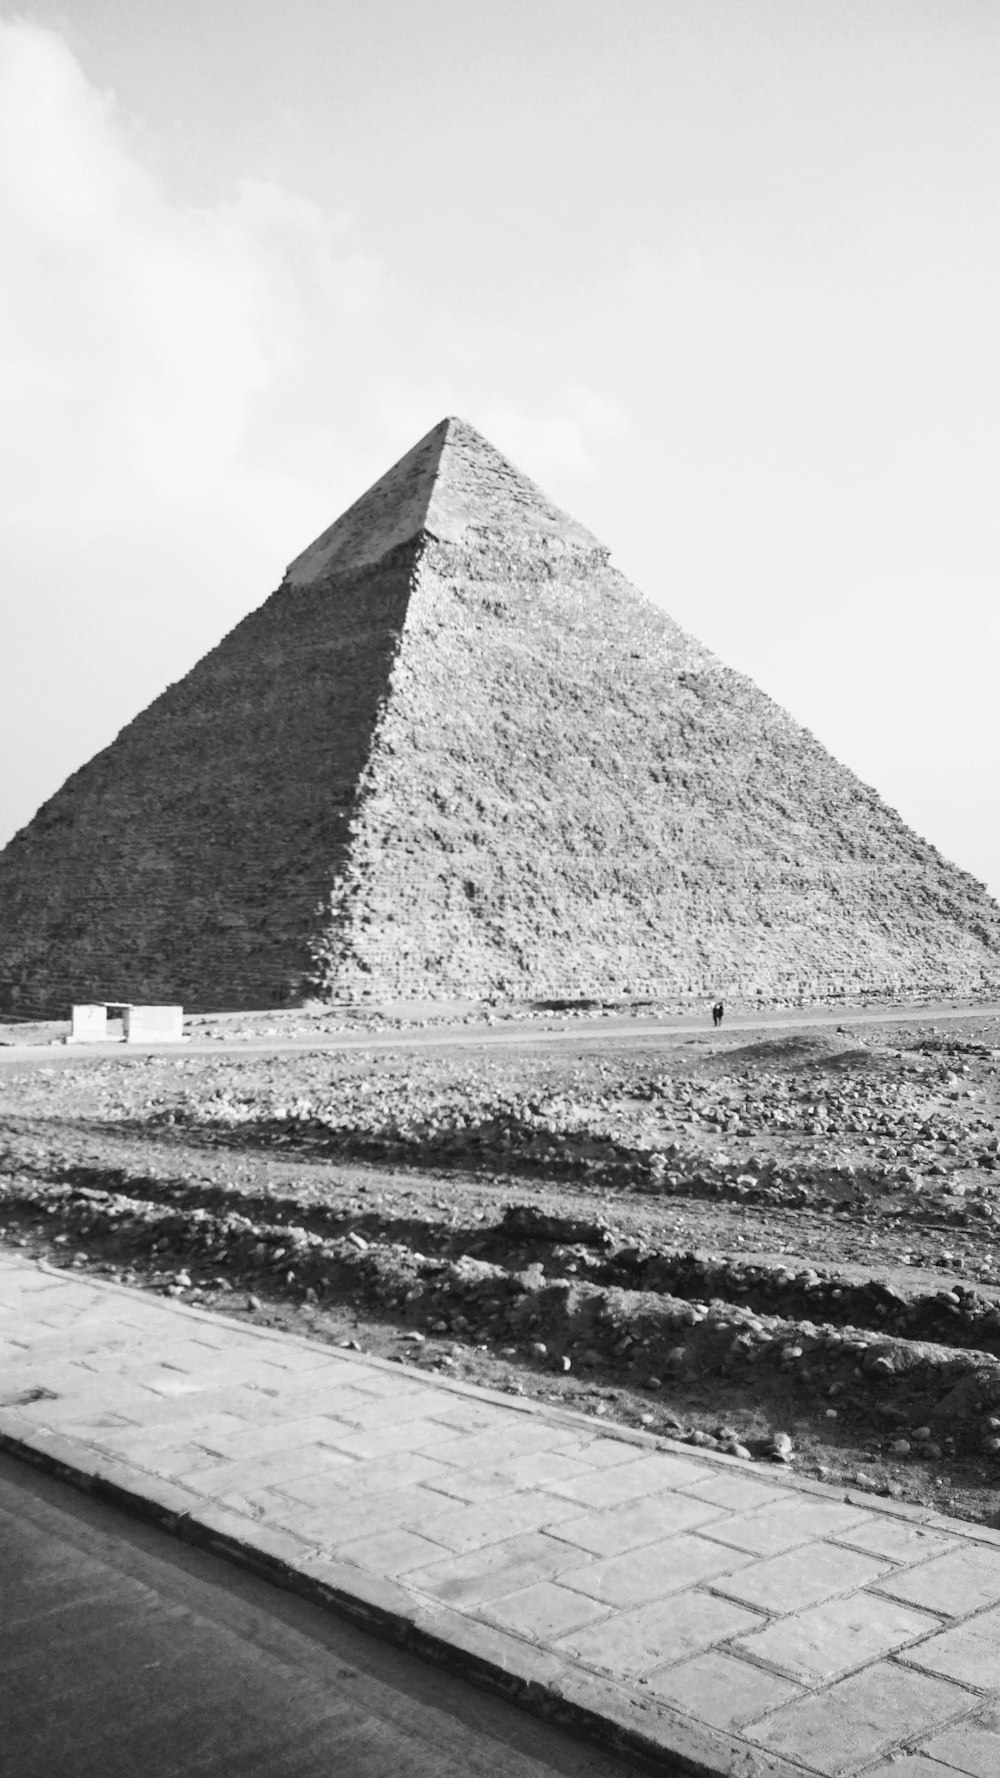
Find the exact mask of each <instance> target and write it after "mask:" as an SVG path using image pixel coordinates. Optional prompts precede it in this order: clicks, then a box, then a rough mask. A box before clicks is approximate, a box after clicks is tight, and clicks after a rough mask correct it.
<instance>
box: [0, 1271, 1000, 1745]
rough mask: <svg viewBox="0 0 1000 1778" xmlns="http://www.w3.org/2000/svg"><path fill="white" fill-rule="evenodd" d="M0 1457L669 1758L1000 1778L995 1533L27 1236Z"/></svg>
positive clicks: (0, 1277) (530, 1700)
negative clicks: (388, 1352)
mask: <svg viewBox="0 0 1000 1778" xmlns="http://www.w3.org/2000/svg"><path fill="white" fill-rule="evenodd" d="M0 1445H3V1446H5V1447H6V1448H8V1449H18V1448H19V1449H20V1450H21V1451H22V1453H25V1454H32V1455H34V1456H35V1458H36V1460H39V1459H41V1460H44V1461H46V1462H48V1463H49V1464H50V1465H52V1466H56V1467H58V1466H60V1465H62V1466H64V1467H65V1468H66V1469H67V1470H69V1471H70V1472H71V1473H73V1474H75V1475H76V1476H77V1477H79V1478H83V1479H87V1478H89V1479H90V1480H91V1481H92V1482H93V1481H94V1480H95V1479H99V1480H100V1484H101V1485H103V1486H105V1487H107V1488H110V1489H116V1490H118V1491H119V1492H120V1493H121V1494H128V1495H131V1497H132V1498H133V1500H145V1501H147V1502H148V1503H149V1505H150V1510H151V1511H154V1512H155V1513H156V1515H157V1516H159V1517H160V1518H161V1519H163V1520H164V1522H166V1523H169V1524H172V1525H174V1526H175V1527H176V1528H179V1529H181V1530H183V1531H184V1532H185V1533H186V1534H188V1535H198V1536H200V1537H201V1539H202V1541H206V1542H212V1543H213V1544H214V1545H215V1547H223V1548H229V1549H231V1550H232V1551H234V1552H241V1551H242V1552H243V1554H244V1558H245V1557H246V1554H247V1552H248V1551H249V1552H251V1553H252V1552H254V1551H256V1552H258V1553H259V1556H260V1560H261V1563H262V1564H264V1565H266V1566H267V1565H269V1566H270V1568H271V1570H272V1572H274V1573H275V1576H276V1578H281V1579H282V1580H283V1581H284V1582H285V1584H297V1583H301V1586H302V1588H303V1589H310V1588H311V1589H312V1590H313V1592H314V1593H315V1592H317V1590H318V1592H319V1593H320V1594H322V1593H323V1592H324V1590H325V1594H326V1596H327V1597H328V1598H329V1599H330V1601H331V1602H332V1603H334V1604H335V1605H337V1606H338V1607H339V1608H341V1609H344V1608H345V1607H346V1608H349V1609H352V1610H353V1612H354V1615H356V1616H360V1618H361V1619H362V1621H368V1622H369V1623H370V1624H371V1625H372V1626H373V1627H376V1628H379V1629H381V1630H382V1631H383V1633H390V1634H394V1635H396V1636H397V1637H398V1638H400V1639H403V1640H409V1641H410V1642H411V1643H412V1644H413V1645H414V1646H418V1647H419V1646H423V1647H424V1648H425V1651H427V1652H432V1653H434V1654H435V1655H436V1657H437V1658H449V1659H452V1661H453V1664H454V1665H455V1666H456V1667H457V1668H458V1670H461V1671H466V1672H468V1673H469V1674H470V1675H472V1676H475V1674H476V1673H478V1674H479V1675H480V1676H482V1675H484V1674H486V1675H492V1676H493V1678H494V1681H496V1680H497V1678H498V1676H504V1677H503V1684H504V1689H505V1690H507V1691H508V1693H509V1694H510V1695H512V1696H518V1697H520V1698H521V1701H522V1702H524V1703H526V1704H527V1705H529V1707H531V1706H533V1707H536V1708H540V1709H547V1710H552V1711H554V1712H555V1714H557V1715H560V1714H561V1715H562V1716H564V1717H565V1718H566V1720H572V1719H573V1718H574V1716H575V1718H576V1719H577V1720H578V1721H580V1722H581V1723H587V1722H589V1723H591V1725H593V1724H594V1723H595V1722H600V1723H602V1724H604V1725H605V1729H606V1738H607V1740H608V1742H609V1743H613V1742H614V1741H615V1740H616V1738H617V1739H618V1742H619V1744H627V1743H628V1741H629V1738H630V1737H631V1738H632V1744H633V1745H640V1744H646V1745H649V1744H650V1743H652V1744H655V1745H656V1746H657V1747H658V1748H660V1749H661V1750H662V1751H663V1753H664V1754H665V1755H670V1756H672V1757H673V1761H674V1762H676V1763H671V1761H670V1759H669V1758H668V1759H666V1760H665V1770H681V1771H683V1770H687V1771H691V1772H699V1771H701V1772H706V1773H715V1772H718V1773H733V1774H737V1773H738V1774H740V1778H756V1775H757V1774H764V1773H768V1774H776V1775H777V1774H781V1775H783V1778H790V1775H791V1774H793V1773H800V1774H801V1773H803V1772H805V1773H812V1774H817V1773H821V1774H824V1775H830V1778H833V1775H837V1778H840V1775H844V1778H846V1775H848V1774H855V1773H861V1772H864V1773H866V1774H867V1773H871V1774H872V1775H873V1778H874V1775H876V1774H877V1778H948V1775H949V1774H954V1773H962V1774H966V1775H969V1774H972V1775H974V1778H997V1775H998V1774H1000V1533H996V1532H991V1531H987V1530H983V1529H978V1528H973V1527H970V1526H967V1525H965V1524H962V1523H960V1522H958V1521H955V1520H948V1519H945V1518H942V1517H941V1516H940V1515H937V1514H934V1513H931V1512H924V1511H921V1510H918V1509H914V1508H907V1507H903V1506H900V1505H899V1504H897V1503H895V1502H890V1503H888V1504H887V1505H885V1506H883V1503H882V1502H875V1501H873V1500H872V1499H871V1498H870V1497H868V1496H865V1495H859V1496H854V1495H847V1496H846V1497H845V1496H844V1495H843V1494H841V1493H838V1492H836V1491H835V1490H833V1489H830V1488H824V1487H821V1486H819V1485H817V1484H810V1483H807V1482H802V1481H797V1480H795V1478H794V1477H792V1476H790V1475H789V1474H788V1473H787V1472H784V1471H778V1470H765V1469H761V1468H756V1467H753V1468H751V1467H750V1466H749V1465H747V1464H741V1463H738V1462H737V1461H735V1460H733V1459H727V1458H724V1457H719V1456H716V1455H714V1454H708V1453H702V1452H698V1451H695V1450H692V1449H691V1448H690V1447H687V1446H679V1445H676V1446H672V1445H670V1444H669V1443H668V1442H667V1441H665V1440H662V1439H653V1438H651V1437H648V1436H646V1435H643V1434H638V1433H630V1432H626V1431H623V1430H619V1429H615V1428H613V1427H609V1426H606V1425H605V1424H604V1423H603V1422H602V1421H599V1420H592V1419H587V1418H584V1417H583V1416H581V1415H577V1414H570V1413H566V1412H562V1411H558V1410H549V1409H539V1408H537V1407H535V1406H534V1405H533V1404H530V1403H525V1402H522V1401H520V1400H518V1399H517V1398H508V1397H506V1396H499V1395H493V1394H491V1393H489V1392H487V1391H484V1390H477V1389H471V1388H468V1387H465V1386H463V1385H460V1384H455V1383H447V1382H442V1381H441V1380H439V1379H438V1378H433V1379H432V1378H428V1377H427V1376H425V1375H423V1374H421V1373H418V1372H416V1371H413V1370H407V1369H404V1368H402V1367H400V1366H397V1365H395V1364H390V1363H384V1362H381V1361H379V1360H375V1359H369V1358H366V1357H363V1356H361V1355H359V1354H357V1353H353V1352H350V1351H346V1350H342V1349H334V1348H330V1347H328V1346H324V1345H320V1344H318V1343H317V1344H314V1343H311V1342H308V1341H304V1340H298V1339H292V1338H289V1337H287V1336H284V1335H279V1334H274V1333H271V1332H268V1331H267V1330H264V1329H255V1328H253V1327H249V1326H247V1325H246V1324H244V1323H239V1324H237V1323H234V1322H230V1321H227V1320H226V1319H225V1318H224V1317H222V1316H218V1315H213V1314H208V1313H206V1312H205V1311H203V1310H199V1309H193V1308H188V1307H185V1306H183V1305H180V1304H178V1303H176V1302H173V1301H167V1300H165V1299H161V1298H155V1297H151V1296H147V1295H142V1294H139V1293H137V1292H131V1291H126V1290H123V1289H121V1288H119V1287H117V1286H114V1285H106V1284H101V1283H95V1282H93V1281H92V1280H90V1279H88V1278H85V1277H83V1276H81V1275H80V1274H77V1273H73V1272H71V1271H67V1272H54V1271H48V1270H44V1269H42V1268H39V1267H38V1266H36V1265H34V1264H33V1263H29V1262H26V1261H23V1260H20V1259H17V1258H15V1257H14V1256H13V1255H11V1254H9V1253H2V1254H0ZM445 1651H448V1652H447V1654H446V1653H445Z"/></svg>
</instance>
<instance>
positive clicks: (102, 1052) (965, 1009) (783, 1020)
mask: <svg viewBox="0 0 1000 1778" xmlns="http://www.w3.org/2000/svg"><path fill="white" fill-rule="evenodd" d="M225 1016H228V1017H231V1018H232V1020H233V1022H234V1023H237V1022H238V1020H239V1018H240V1017H241V1016H243V1015H240V1014H238V1013H233V1014H230V1015H225ZM970 1018H976V1019H986V1018H1000V1004H997V1003H994V1002H990V1003H989V1004H983V1003H982V1002H976V1003H963V1004H956V1003H955V1002H954V1001H949V1002H942V1003H935V1004H933V1005H926V1004H925V1005H914V1006H901V1007H900V1006H897V1007H884V1006H883V1007H870V1008H858V1007H854V1008H843V1007H815V1006H814V1007H806V1008H803V1009H801V1010H798V1009H797V1010H795V1011H794V1012H788V1011H780V1012H770V1013H758V1014H754V1013H736V1014H733V1015H730V1014H727V1015H726V1020H725V1024H724V1025H723V1027H722V1031H721V1033H720V1034H719V1035H720V1036H723V1037H725V1036H726V1035H727V1034H728V1033H729V1032H733V1031H738V1032H740V1033H741V1034H745V1035H747V1036H752V1035H753V1034H754V1033H761V1034H769V1033H771V1032H782V1031H785V1032H787V1031H795V1030H803V1029H809V1030H816V1029H822V1028H823V1027H824V1026H831V1025H832V1026H834V1027H836V1026H844V1027H845V1028H853V1027H854V1026H856V1025H862V1026H864V1025H913V1024H920V1025H924V1024H938V1023H940V1022H942V1021H945V1020H950V1019H970ZM220 1024H221V1019H220ZM7 1029H8V1030H10V1029H11V1027H7ZM712 1031H713V1026H712V1023H711V1020H710V1019H703V1018H699V1017H697V1016H692V1015H691V1014H687V1015H686V1016H680V1017H676V1018H664V1019H642V1018H610V1017H609V1018H604V1019H569V1020H567V1022H566V1023H565V1024H553V1023H551V1022H550V1021H549V1020H545V1021H544V1022H542V1021H537V1022H535V1021H533V1020H529V1019H525V1020H523V1021H522V1020H516V1021H510V1022H501V1023H500V1024H498V1025H495V1026H494V1025H458V1026H443V1027H442V1026H436V1027H434V1026H432V1027H430V1028H429V1029H427V1030H420V1029H414V1028H413V1027H412V1026H408V1027H404V1028H403V1029H401V1030H385V1031H344V1032H336V1033H333V1034H327V1033H312V1034H306V1035H301V1036H296V1037H264V1036H260V1037H249V1038H232V1039H229V1038H219V1037H208V1038H206V1037H192V1038H186V1039H185V1041H184V1044H183V1046H180V1045H178V1044H130V1045H127V1046H126V1045H125V1044H122V1043H112V1044H108V1043H79V1044H69V1045H64V1044H61V1043H55V1044H39V1043H33V1044H19V1043H14V1042H12V1041H11V1040H10V1038H9V1037H8V1038H6V1039H5V1040H4V1042H3V1044H2V1045H0V1068H10V1067H23V1066H24V1065H25V1063H31V1064H34V1065H36V1066H39V1067H45V1068H53V1067H68V1066H71V1065H73V1064H75V1063H77V1062H80V1061H92V1060H95V1059H98V1058H99V1059H101V1060H107V1059H108V1058H109V1057H116V1056H118V1057H120V1056H139V1055H158V1056H171V1055H174V1056H175V1055H178V1054H183V1055H186V1056H190V1055H196V1056H229V1057H239V1056H245V1055H280V1054H285V1053H289V1052H295V1051H299V1052H307V1051H308V1052H312V1053H314V1054H315V1052H316V1051H318V1050H323V1051H329V1052H331V1053H333V1054H336V1053H338V1052H340V1051H349V1050H372V1049H393V1050H427V1049H430V1050H433V1049H483V1048H487V1049H493V1048H498V1047H503V1046H505V1045H510V1044H515V1045H520V1046H522V1047H527V1046H530V1045H532V1044H536V1043H542V1044H547V1045H548V1044H553V1045H555V1046H557V1047H561V1048H566V1049H577V1048H578V1049H583V1048H584V1047H594V1046H596V1047H603V1046H604V1045H613V1044H620V1043H634V1044H635V1045H636V1046H641V1045H642V1044H644V1043H645V1044H650V1045H655V1044H657V1043H659V1042H661V1041H662V1039H663V1038H664V1037H702V1036H710V1035H711V1034H712Z"/></svg>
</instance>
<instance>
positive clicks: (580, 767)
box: [0, 419, 1000, 1013]
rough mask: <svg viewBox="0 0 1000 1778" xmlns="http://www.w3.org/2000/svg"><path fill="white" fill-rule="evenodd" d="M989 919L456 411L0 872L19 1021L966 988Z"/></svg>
mask: <svg viewBox="0 0 1000 1778" xmlns="http://www.w3.org/2000/svg"><path fill="white" fill-rule="evenodd" d="M983 986H987V987H993V988H995V987H996V986H1000V909H998V908H997V906H996V904H995V903H994V902H992V901H991V900H990V898H989V897H988V896H987V895H986V893H985V891H984V890H982V889H981V888H980V886H979V885H978V884H976V883H974V882H973V881H972V879H971V878H969V877H968V876H967V875H965V874H964V873H963V872H960V871H958V870H956V869H955V868H954V867H952V866H950V865H948V864H947V863H946V862H945V861H944V860H942V859H941V858H940V857H939V856H938V855H937V853H935V852H934V851H933V849H932V848H931V847H929V846H927V845H926V844H924V843H923V842H922V841H920V840H919V839H918V838H917V837H916V836H915V835H914V834H913V833H911V832H910V831H909V830H908V829H907V828H906V827H905V826H904V825H903V823H902V822H901V821H900V820H899V818H898V817H897V816H896V815H894V814H893V812H892V811H891V810H889V809H887V808H886V807H885V806H884V805H883V804H882V803H881V802H880V801H879V799H878V797H877V796H876V795H875V793H874V792H873V791H871V790H870V789H868V788H867V787H866V786H864V785H862V784H861V783H859V781H858V780H857V779H856V778H854V777H853V776H852V774H850V773H849V772H847V771H846V770H845V769H844V768H843V767H841V766H840V765H838V764H837V762H836V761H835V760H833V759H832V758H831V757H830V755H829V754H827V753H826V752H825V751H824V750H823V749H822V748H821V747H820V746H819V745H818V743H817V742H816V741H815V740H814V739H813V738H812V737H811V736H810V735H809V734H808V733H807V732H806V731H805V730H803V729H802V728H800V727H799V726H798V725H797V724H795V723H794V722H793V721H792V720H791V718H790V717H789V716H787V715H786V714H785V712H784V711H782V710H780V709H779V708H778V707H777V706H776V705H775V704H773V703H772V702H771V700H770V699H768V698H767V697H765V696H764V694H763V693H761V692H760V691H759V690H758V689H757V688H756V687H755V686H753V685H752V684H751V683H750V682H749V681H748V680H746V679H744V678H741V677H740V676H739V675H737V674H734V673H732V672H730V671H729V670H728V669H727V668H725V667H724V666H722V665H721V664H720V663H719V662H718V661H717V660H716V659H715V658H714V657H713V656H712V655H710V654H709V653H708V651H707V650H706V649H704V648H703V647H702V646H701V645H700V644H699V643H697V642H695V641H694V640H693V639H692V638H690V637H688V636H686V635H685V634H684V633H683V632H682V631H680V630H679V629H678V628H677V626H676V625H675V624H674V623H672V622H671V620H670V619H669V618H668V617H667V616H666V615H665V614H664V613H663V612H661V611H659V610H658V609H657V608H656V607H655V606H653V605H652V604H650V603H649V602H648V601H647V600H645V599H644V598H643V597H642V596H641V595H640V594H639V593H637V592H636V591H635V590H634V588H632V587H630V586H629V585H628V583H627V582H626V581H625V580H624V579H623V578H622V576H621V575H620V574H618V573H617V571H616V570H615V569H614V568H612V567H611V566H610V564H609V561H608V556H607V551H606V550H605V549H603V547H602V546H601V545H600V544H599V543H598V542H597V541H596V540H595V539H594V538H593V537H592V536H591V535H590V533H589V532H587V531H586V530H585V529H584V528H583V527H582V526H580V525H578V524H577V523H575V521H574V520H572V519H570V518H568V517H567V516H566V515H565V514H564V513H562V512H560V511H559V510H558V509H557V508H556V507H554V506H553V505H552V504H551V503H550V502H549V501H548V500H547V499H546V497H545V496H544V494H542V493H541V491H540V490H539V489H538V488H537V487H536V486H535V485H534V484H533V483H532V482H531V481H529V480H528V479H527V477H525V476H523V475H521V474H520V473H519V471H517V470H516V469H515V468H514V467H513V466H512V465H511V464H509V463H508V462H507V461H506V459H505V458H503V457H502V456H501V455H500V454H499V453H498V452H497V451H495V450H494V449H493V447H492V446H491V445H490V444H488V443H487V441H486V440H485V439H483V438H482V437H480V435H479V434H478V433H477V432H476V431H475V430H474V429H473V428H472V427H471V426H468V425H467V424H466V423H465V422H463V421H461V420H454V419H452V420H445V421H442V422H441V424H440V425H439V426H436V427H435V428H434V430H433V431H432V432H430V433H428V435H427V437H426V438H424V439H422V440H421V441H420V443H419V444H418V445H416V446H415V447H414V449H413V450H412V451H410V452H409V453H408V454H407V455H406V456H405V457H404V458H403V459H402V460H401V461H400V462H399V463H398V464H396V465H395V467H394V468H392V469H390V470H389V472H388V473H387V474H386V475H385V476H384V477H383V478H382V479H381V480H380V481H379V482H378V483H376V485H375V486H374V487H373V488H371V489H370V490H369V491H368V493H366V494H365V495H363V496H362V498H361V499H360V500H359V501H357V502H356V504H355V505H354V506H352V507H351V508H350V509H349V511H347V512H346V513H345V514H344V515H343V516H342V518H340V519H338V520H337V522H336V523H335V524H334V525H332V526H331V527H330V529H329V530H328V531H326V532H324V533H323V535H322V536H321V537H320V538H318V539H317V540H316V542H315V543H313V544H311V545H310V546H309V548H308V549H306V550H305V551H303V553H302V554H301V555H300V556H299V557H297V559H296V560H295V561H294V562H293V563H292V566H291V567H290V568H289V570H288V573H287V575H286V577H285V580H284V581H283V583H282V585H281V587H280V588H279V589H278V591H277V592H276V593H275V594H274V595H273V596H272V597H271V598H270V599H269V600H268V601H267V602H266V603H265V604H264V605H263V606H261V607H260V608H259V609H258V610H256V611H253V612H251V613H250V615H249V616H248V617H247V618H245V619H244V621H243V622H242V623H241V624H239V625H238V626H237V627H236V629H235V630H233V631H232V632H231V633H230V635H228V636H227V637H225V638H224V640H223V641H222V642H221V643H220V644H219V646H218V647H217V648H216V649H214V650H213V651H212V652H211V653H210V654H209V655H207V656H206V657H205V658H204V660H202V661H200V662H199V663H198V665H197V666H195V667H194V668H193V669H192V671H191V672H190V673H189V674H188V675H187V677H186V678H185V679H183V680H182V681H181V682H180V683H179V684H178V685H175V686H171V687H170V688H169V689H168V690H167V691H166V692H164V693H163V695H162V696H161V697H160V698H158V699H157V700H156V702H155V703H153V704H152V705H151V706H150V707H149V709H148V710H146V711H144V712H143V713H142V714H141V715H140V716H138V717H137V718H136V719H135V721H134V722H132V723H131V724H129V726H128V727H127V728H126V729H124V730H123V731H122V733H121V734H120V735H119V736H118V737H117V739H116V740H115V741H114V743H113V744H112V745H111V747H109V748H107V749H106V750H105V751H104V752H103V753H101V754H98V755H97V756H96V757H95V758H94V759H93V760H91V761H90V763H89V764H88V765H87V766H85V767H84V768H83V769H82V771H80V772H77V773H76V774H74V776H73V777H72V778H71V779H69V780H68V782H67V783H66V784H65V785H64V786H63V788H62V790H61V791H59V792H58V794H57V795H56V796H55V797H53V798H52V799H51V801H50V802H49V803H47V804H46V805H45V806H44V807H43V808H42V809H41V810H40V811H39V813H38V815H37V816H36V817H35V820H34V821H33V822H32V823H31V824H30V826H29V827H27V828H25V829H24V830H23V831H22V833H20V834H19V835H17V836H16V837H15V839H14V840H12V841H11V843H10V845H9V846H8V847H7V849H6V851H5V852H4V853H2V854H0V1004H5V1005H6V1006H8V1007H12V1008H15V1009H20V1010H23V1011H32V1012H48V1013H58V1012H62V1011H64V1010H65V1008H66V1006H67V1005H68V1004H69V1002H70V1001H71V1000H85V999H89V998H94V999H114V998H126V999H133V1000H155V999H169V1000H182V1001H183V1002H184V1003H185V1004H186V1005H188V1006H191V1007H224V1006H229V1007H246V1006H261V1005H268V1004H275V1003H279V1004H280V1003H288V1002H294V1001H299V1000H301V999H303V998H308V999H347V1000H356V999H359V998H372V999H376V1000H384V999H410V998H413V999H423V998H426V997H428V996H430V997H441V998H451V997H478V996H481V995H497V994H500V995H511V996H514V997H523V998H531V997H534V996H547V995H559V996H565V997H568V998H572V997H577V996H579V997H590V996H601V997H616V996H622V995H630V994H631V995H644V996H645V995H648V996H653V997H656V998H659V999H662V1000H667V1001H670V1002H684V1001H686V1000H688V999H689V998H690V997H691V996H697V997H701V998H711V999H714V998H715V997H716V996H717V995H718V994H719V993H720V992H723V993H724V994H725V995H726V997H727V999H733V998H735V997H736V996H737V995H739V994H741V993H742V994H749V995H754V994H757V995H760V996H762V997H763V998H765V999H774V998H779V999H796V998H800V997H802V998H807V999H812V998H816V997H820V996H825V995H828V994H846V995H858V994H868V995H871V994H883V993H905V994H910V995H916V994H920V993H924V992H927V993H934V992H975V991H977V990H979V989H980V988H982V987H983Z"/></svg>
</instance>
